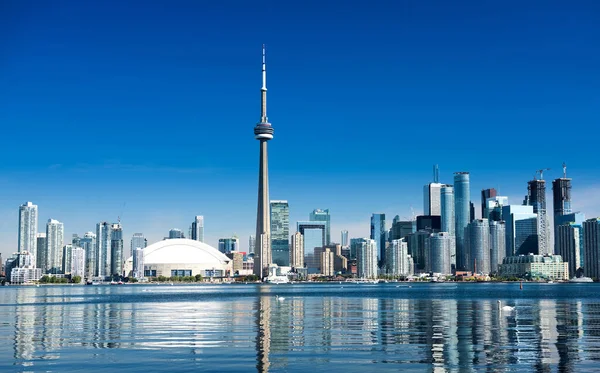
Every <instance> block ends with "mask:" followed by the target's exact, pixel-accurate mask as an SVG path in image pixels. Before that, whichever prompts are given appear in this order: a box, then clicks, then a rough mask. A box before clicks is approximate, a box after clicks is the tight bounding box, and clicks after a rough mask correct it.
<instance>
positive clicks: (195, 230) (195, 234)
mask: <svg viewBox="0 0 600 373" xmlns="http://www.w3.org/2000/svg"><path fill="white" fill-rule="evenodd" d="M190 230H191V234H190V237H191V238H192V240H195V241H200V242H204V216H202V215H197V216H196V217H195V218H194V221H193V222H192V228H191V229H190Z"/></svg>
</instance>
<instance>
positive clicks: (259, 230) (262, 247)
mask: <svg viewBox="0 0 600 373" xmlns="http://www.w3.org/2000/svg"><path fill="white" fill-rule="evenodd" d="M260 101H261V111H260V122H259V123H258V124H257V125H256V126H255V127H254V137H255V138H256V139H257V140H259V141H260V161H259V168H258V207H257V209H256V248H255V253H254V274H255V275H257V276H258V277H259V278H261V279H262V278H263V276H264V275H265V274H266V273H267V271H266V268H268V266H269V264H271V263H272V260H271V255H272V253H271V221H270V220H271V216H270V215H271V214H270V213H269V163H268V156H267V141H269V140H271V139H272V138H273V127H272V126H271V123H269V119H268V118H267V66H266V61H265V46H264V45H263V49H262V88H261V100H260Z"/></svg>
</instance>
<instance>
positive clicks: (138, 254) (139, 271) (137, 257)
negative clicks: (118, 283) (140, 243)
mask: <svg viewBox="0 0 600 373" xmlns="http://www.w3.org/2000/svg"><path fill="white" fill-rule="evenodd" d="M133 277H134V278H137V279H140V278H143V277H144V249H142V248H139V247H138V248H135V249H134V251H133Z"/></svg>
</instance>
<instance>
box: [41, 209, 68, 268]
mask: <svg viewBox="0 0 600 373" xmlns="http://www.w3.org/2000/svg"><path fill="white" fill-rule="evenodd" d="M64 232H65V228H64V225H63V223H61V222H59V221H58V220H54V219H49V220H48V224H46V247H47V249H46V255H47V256H46V267H45V268H42V272H44V270H45V271H46V272H48V273H60V272H61V270H62V249H63V244H64Z"/></svg>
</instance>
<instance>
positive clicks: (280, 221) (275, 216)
mask: <svg viewBox="0 0 600 373" xmlns="http://www.w3.org/2000/svg"><path fill="white" fill-rule="evenodd" d="M289 237H290V206H289V204H288V201H271V251H272V256H271V258H272V260H273V263H275V264H277V265H279V266H288V265H290V238H289Z"/></svg>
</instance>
